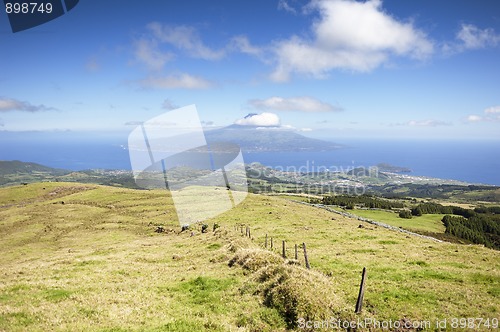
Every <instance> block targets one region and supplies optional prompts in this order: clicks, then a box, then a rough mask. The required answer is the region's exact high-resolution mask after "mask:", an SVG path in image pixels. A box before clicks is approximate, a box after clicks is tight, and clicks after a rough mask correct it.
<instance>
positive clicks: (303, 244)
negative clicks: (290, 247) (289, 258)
mask: <svg viewBox="0 0 500 332" xmlns="http://www.w3.org/2000/svg"><path fill="white" fill-rule="evenodd" d="M302 246H303V247H304V259H305V261H306V267H307V268H308V269H310V268H311V266H310V265H309V259H308V258H307V249H306V243H305V242H304V243H302Z"/></svg>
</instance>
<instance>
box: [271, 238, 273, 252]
mask: <svg viewBox="0 0 500 332" xmlns="http://www.w3.org/2000/svg"><path fill="white" fill-rule="evenodd" d="M272 249H273V238H271V250H272Z"/></svg>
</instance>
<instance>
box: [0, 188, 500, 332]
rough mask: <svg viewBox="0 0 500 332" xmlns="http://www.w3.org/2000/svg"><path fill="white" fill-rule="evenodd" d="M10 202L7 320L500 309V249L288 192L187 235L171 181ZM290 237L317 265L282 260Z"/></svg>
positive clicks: (35, 322)
mask: <svg viewBox="0 0 500 332" xmlns="http://www.w3.org/2000/svg"><path fill="white" fill-rule="evenodd" d="M0 206H1V210H0V241H1V243H2V246H1V247H0V271H1V274H2V278H1V281H0V330H1V331H27V330H29V331H49V330H50V331H83V330H85V331H87V330H88V331H285V330H301V329H299V328H298V327H297V322H296V319H297V318H300V317H307V318H318V319H329V318H330V317H334V318H340V319H343V320H352V319H357V318H360V319H364V318H375V319H377V320H388V319H392V320H393V321H395V320H402V319H405V320H411V321H419V320H430V321H432V322H434V321H435V320H436V319H444V318H447V319H450V318H452V317H459V318H460V317H481V318H484V319H488V318H489V319H492V318H498V317H499V315H500V253H499V252H498V251H494V250H490V249H487V248H484V247H483V246H477V245H467V246H464V245H459V244H452V243H446V242H443V243H438V242H435V241H431V240H426V239H421V238H418V237H412V236H408V235H407V234H403V233H399V232H394V231H390V230H387V229H384V228H380V227H376V226H374V225H368V224H367V226H366V227H363V228H358V225H359V223H360V222H359V221H357V220H352V219H349V218H344V217H341V216H339V215H337V214H334V213H331V212H328V211H326V210H323V209H319V208H314V207H310V206H307V205H304V204H300V203H297V202H292V201H290V200H287V199H284V198H280V197H269V196H260V195H252V194H250V195H249V196H248V197H247V199H246V200H245V201H244V202H243V203H242V204H240V205H239V206H238V207H236V208H235V209H232V210H230V211H227V212H226V213H224V214H222V215H220V216H218V217H216V218H214V219H211V220H208V221H207V223H208V224H209V226H210V228H209V229H210V232H209V233H206V234H202V233H200V231H199V227H198V226H197V227H195V228H194V236H190V233H189V232H183V233H179V230H180V227H179V223H178V222H177V220H176V216H175V211H174V209H173V205H172V201H171V199H170V198H169V195H168V193H167V192H165V191H145V190H132V189H120V188H113V187H105V186H97V185H82V184H76V183H39V184H30V185H27V186H20V187H11V188H3V189H0ZM356 212H358V211H356ZM367 217H368V216H367ZM370 218H373V219H377V218H375V217H373V216H370ZM416 220H422V221H421V222H422V223H423V224H425V223H426V222H427V223H428V224H429V226H428V227H431V226H430V224H431V221H432V220H427V221H425V219H418V218H416V219H414V220H413V219H412V220H409V221H408V222H413V221H416ZM215 222H216V223H218V224H219V225H221V228H219V229H218V230H217V231H215V232H213V231H212V225H213V224H214V223H215ZM388 223H389V222H388ZM157 225H163V226H164V228H165V229H166V232H165V233H155V232H154V230H155V229H156V226H157ZM239 225H248V226H249V227H250V229H251V234H252V239H251V240H250V239H247V238H245V237H244V235H242V234H241V232H240V229H239V228H237V226H239ZM266 234H268V238H269V240H270V238H271V237H272V238H273V240H274V249H273V250H272V251H270V250H269V249H267V250H266V249H264V248H263V245H264V241H265V236H266ZM282 241H286V244H287V251H286V253H287V256H288V257H292V256H293V245H294V244H301V243H303V242H305V243H306V244H307V250H308V254H309V260H310V264H311V267H312V270H311V271H308V270H306V269H304V268H303V266H304V259H303V258H302V256H301V257H299V261H298V262H295V261H293V260H292V261H286V262H285V261H283V260H282V259H281V258H280V257H279V254H280V253H281V244H282ZM231 262H233V263H231ZM297 263H298V264H299V265H296V264H297ZM363 267H366V268H367V271H368V273H367V276H368V277H367V282H366V291H365V300H364V310H363V312H362V313H361V314H359V315H356V314H354V312H353V311H354V304H355V302H356V298H357V292H358V287H359V282H360V275H361V271H362V269H363ZM448 329H451V327H450V326H448Z"/></svg>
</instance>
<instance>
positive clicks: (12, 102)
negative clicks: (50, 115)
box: [0, 97, 57, 113]
mask: <svg viewBox="0 0 500 332" xmlns="http://www.w3.org/2000/svg"><path fill="white" fill-rule="evenodd" d="M56 110H57V109H56V108H54V107H47V106H45V105H32V104H30V103H28V102H25V101H19V100H16V99H12V98H4V97H0V112H9V111H20V112H32V113H33V112H41V111H56Z"/></svg>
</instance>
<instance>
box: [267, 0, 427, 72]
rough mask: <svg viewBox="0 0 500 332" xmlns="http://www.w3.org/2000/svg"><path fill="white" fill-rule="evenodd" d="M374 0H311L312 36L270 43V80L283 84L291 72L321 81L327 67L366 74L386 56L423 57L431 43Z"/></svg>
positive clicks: (385, 59) (410, 24)
mask: <svg viewBox="0 0 500 332" xmlns="http://www.w3.org/2000/svg"><path fill="white" fill-rule="evenodd" d="M381 7H382V2H381V1H380V0H371V1H366V2H357V1H353V0H334V1H329V0H314V1H313V2H312V3H311V5H310V8H311V10H317V11H319V13H320V18H319V20H317V21H316V22H315V23H314V24H313V26H312V38H310V39H306V38H302V37H297V36H293V37H291V38H290V39H288V40H284V41H281V42H278V43H277V44H276V45H275V53H276V56H277V62H278V64H277V66H276V69H275V71H274V72H273V73H272V75H271V79H273V80H275V81H287V80H289V78H290V74H291V73H293V72H297V73H302V74H307V75H312V76H314V77H318V78H321V77H324V76H325V75H326V74H327V73H328V72H329V71H331V70H333V69H350V70H355V71H370V70H372V69H374V68H376V67H378V66H380V65H381V64H383V63H385V62H387V61H388V59H389V57H390V56H391V55H398V56H407V57H410V58H415V59H425V58H426V57H427V56H429V55H430V54H432V53H433V43H432V42H431V41H430V40H428V38H427V36H426V35H425V34H424V33H423V32H422V31H419V30H417V29H415V28H414V26H413V24H412V23H410V22H408V23H404V22H399V21H397V20H396V19H395V18H393V17H391V16H390V15H388V14H387V13H385V12H384V11H383V9H382V8H381Z"/></svg>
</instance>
